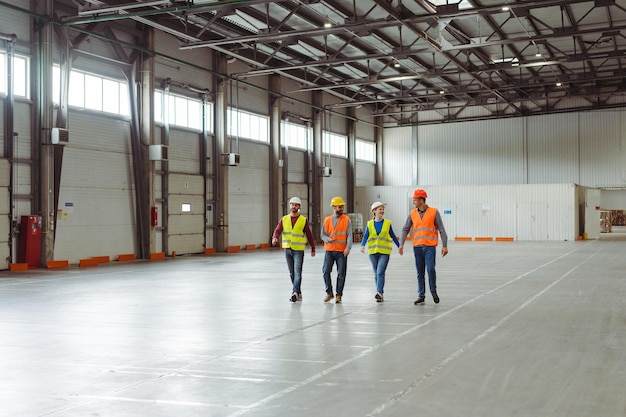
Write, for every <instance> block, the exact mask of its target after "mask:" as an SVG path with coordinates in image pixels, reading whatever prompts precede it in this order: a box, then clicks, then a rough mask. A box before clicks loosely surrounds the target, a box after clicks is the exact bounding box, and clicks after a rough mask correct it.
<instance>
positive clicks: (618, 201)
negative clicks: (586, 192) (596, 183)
mask: <svg viewBox="0 0 626 417" xmlns="http://www.w3.org/2000/svg"><path fill="white" fill-rule="evenodd" d="M601 191H602V192H601V206H602V210H626V190H601Z"/></svg>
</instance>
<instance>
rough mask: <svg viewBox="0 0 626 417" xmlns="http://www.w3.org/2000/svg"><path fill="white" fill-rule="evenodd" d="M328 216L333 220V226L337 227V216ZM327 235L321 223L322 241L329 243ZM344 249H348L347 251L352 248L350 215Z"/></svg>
mask: <svg viewBox="0 0 626 417" xmlns="http://www.w3.org/2000/svg"><path fill="white" fill-rule="evenodd" d="M344 216H345V215H344ZM330 217H331V218H332V220H333V227H337V222H338V221H339V217H337V216H335V215H333V216H330ZM329 237H330V236H328V233H326V227H325V226H324V225H323V224H322V233H321V238H322V240H323V241H324V243H331V242H329V241H328V239H329ZM346 249H348V250H349V251H351V250H352V220H351V219H350V217H348V237H347V243H346Z"/></svg>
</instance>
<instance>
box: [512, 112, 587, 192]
mask: <svg viewBox="0 0 626 417" xmlns="http://www.w3.org/2000/svg"><path fill="white" fill-rule="evenodd" d="M527 129H528V140H527V143H528V145H527V149H528V179H527V180H525V179H521V180H520V181H519V182H520V183H530V184H553V183H563V182H574V183H579V182H580V172H579V164H578V161H579V157H580V147H579V140H580V138H579V124H578V114H574V113H566V114H552V115H546V116H536V117H531V118H528V119H527Z"/></svg>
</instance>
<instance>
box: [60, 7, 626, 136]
mask: <svg viewBox="0 0 626 417" xmlns="http://www.w3.org/2000/svg"><path fill="white" fill-rule="evenodd" d="M56 4H61V5H63V7H62V8H61V9H60V10H62V11H63V12H62V13H60V16H59V17H58V18H57V20H58V23H59V24H62V25H66V26H69V27H78V28H82V29H84V28H85V26H86V25H91V26H93V25H94V24H97V23H100V22H113V21H118V20H128V19H132V20H134V21H135V22H138V23H140V24H143V25H147V26H150V27H153V28H155V29H158V30H163V31H165V32H167V33H169V34H171V35H173V36H175V37H177V38H178V39H179V40H180V42H181V44H180V48H181V49H183V50H189V49H198V48H205V49H211V50H214V51H218V52H220V53H223V54H226V55H228V56H231V57H234V58H236V59H239V60H241V61H242V62H244V63H245V64H246V65H248V67H249V71H246V72H245V73H238V74H229V76H232V77H235V78H237V79H244V78H247V77H256V76H264V75H267V74H280V75H281V76H284V77H287V78H289V79H292V80H295V81H296V82H297V83H298V84H299V85H300V88H299V89H298V90H297V91H298V92H300V93H301V92H308V91H324V92H326V93H328V94H330V95H332V96H334V97H335V98H334V99H333V100H330V102H329V103H328V105H331V106H335V107H351V106H355V107H356V106H363V107H366V108H369V109H370V110H371V112H372V113H373V114H376V115H380V116H384V119H385V121H386V122H392V121H395V122H398V123H401V124H402V123H405V122H406V121H407V120H409V121H410V122H411V123H414V122H415V117H413V112H419V111H423V110H428V109H439V107H444V108H445V109H447V110H446V111H442V112H441V116H440V118H439V119H438V121H448V120H463V119H465V118H473V117H475V114H477V113H487V114H491V115H493V117H502V116H503V115H504V116H519V115H527V114H534V113H545V112H546V111H551V109H554V108H556V107H557V106H560V107H561V108H568V109H570V110H577V109H583V108H588V107H589V106H592V107H594V108H601V107H603V106H607V107H608V106H614V105H615V102H624V103H626V95H625V92H626V88H625V87H626V70H625V69H624V64H625V61H624V59H625V57H626V36H625V35H624V34H623V33H625V34H626V0H527V1H525V0H517V1H513V0H500V1H497V0H480V1H479V0H466V1H463V2H461V1H460V0H447V1H446V0H443V1H442V0H438V1H435V0H433V1H426V0H413V1H408V0H358V1H357V0H284V1H281V2H274V1H269V0H226V1H215V0H195V1H193V0H186V1H167V0H141V1H140V0H137V1H129V0H57V1H56ZM101 30H102V29H101ZM104 33H105V35H106V33H107V32H106V31H105V32H104ZM109 35H112V33H110V32H109ZM119 52H120V51H118V53H119ZM337 101H338V102H337ZM494 103H498V104H499V107H498V110H494V108H493V107H494ZM472 107H480V108H481V109H480V110H477V111H471V112H470V111H468V110H469V109H470V108H472ZM407 108H411V109H412V110H410V111H409V113H408V115H409V116H408V117H407V112H406V110H407ZM431 122H432V121H431Z"/></svg>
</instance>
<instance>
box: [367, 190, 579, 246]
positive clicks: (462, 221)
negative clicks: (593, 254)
mask: <svg viewBox="0 0 626 417" xmlns="http://www.w3.org/2000/svg"><path fill="white" fill-rule="evenodd" d="M420 187H422V186H420ZM414 188H415V187H394V186H391V187H387V186H376V187H357V189H356V191H355V200H356V201H355V207H356V211H357V212H360V213H361V214H363V216H364V219H367V218H370V217H371V215H370V213H369V206H370V204H371V203H372V202H374V201H382V202H383V203H387V207H386V213H385V215H386V217H387V218H388V219H389V220H391V221H392V224H393V225H394V231H396V232H397V233H398V234H400V233H401V229H402V226H403V225H404V223H405V222H406V220H407V217H408V215H409V211H410V210H411V209H413V208H414V206H413V204H412V199H411V196H412V193H413V190H414ZM423 188H425V189H426V192H427V193H428V196H429V198H428V200H427V203H428V205H430V206H432V207H436V208H437V209H438V210H439V212H440V213H441V216H442V220H443V222H444V226H445V228H446V232H447V234H448V237H449V238H450V239H452V240H453V239H454V238H455V237H470V238H472V239H473V238H476V237H487V238H493V239H495V238H497V237H507V238H509V237H512V238H514V239H515V240H575V239H576V237H577V236H579V228H578V224H579V214H578V210H579V208H578V204H579V203H578V197H577V194H576V188H577V187H576V186H575V185H574V184H537V185H524V184H522V185H480V186H424V187H423Z"/></svg>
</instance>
